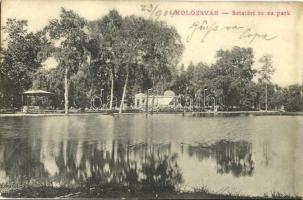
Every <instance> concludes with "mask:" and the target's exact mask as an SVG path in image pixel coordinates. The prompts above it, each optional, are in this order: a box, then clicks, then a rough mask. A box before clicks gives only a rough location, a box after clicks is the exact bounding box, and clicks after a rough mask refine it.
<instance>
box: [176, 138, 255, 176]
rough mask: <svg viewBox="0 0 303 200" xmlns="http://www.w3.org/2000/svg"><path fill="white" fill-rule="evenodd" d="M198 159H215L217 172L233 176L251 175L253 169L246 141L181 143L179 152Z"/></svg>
mask: <svg viewBox="0 0 303 200" xmlns="http://www.w3.org/2000/svg"><path fill="white" fill-rule="evenodd" d="M184 150H186V152H187V153H188V155H189V156H191V157H192V156H196V157H197V158H198V159H205V158H212V159H214V160H216V164H217V172H218V173H222V174H223V173H226V174H228V173H232V174H233V175H234V176H247V175H249V176H251V175H252V173H253V170H254V162H253V160H252V145H251V143H249V142H246V141H238V142H233V141H227V140H221V141H218V142H216V143H214V144H206V145H196V146H192V145H183V146H182V149H181V152H184Z"/></svg>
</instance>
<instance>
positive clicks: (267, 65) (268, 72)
mask: <svg viewBox="0 0 303 200" xmlns="http://www.w3.org/2000/svg"><path fill="white" fill-rule="evenodd" d="M259 62H260V63H261V64H262V66H261V69H260V70H259V74H260V79H259V80H260V82H261V83H263V84H265V110H266V111H267V108H268V95H267V85H268V84H269V83H270V80H271V76H272V74H273V73H274V72H275V69H274V68H273V66H272V56H270V55H265V56H263V57H262V58H260V60H259Z"/></svg>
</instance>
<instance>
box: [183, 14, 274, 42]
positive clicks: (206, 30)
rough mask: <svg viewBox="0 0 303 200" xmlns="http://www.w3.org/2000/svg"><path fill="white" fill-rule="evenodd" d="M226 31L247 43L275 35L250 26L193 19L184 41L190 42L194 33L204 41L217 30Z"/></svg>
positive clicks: (272, 37) (271, 37)
mask: <svg viewBox="0 0 303 200" xmlns="http://www.w3.org/2000/svg"><path fill="white" fill-rule="evenodd" d="M219 31H228V32H234V33H235V34H237V35H238V38H239V39H242V40H248V42H249V44H251V43H253V42H254V41H256V40H258V39H259V40H265V41H268V40H273V39H275V38H276V37H278V36H277V35H269V34H267V33H258V32H256V31H254V30H253V29H252V28H249V27H244V26H238V25H218V24H217V23H216V22H212V23H209V22H208V21H207V20H202V21H195V22H193V23H192V25H191V26H190V27H189V34H188V35H187V37H186V42H190V41H191V40H192V38H193V37H194V36H195V35H199V34H200V36H201V42H202V43H203V42H205V41H206V39H207V38H208V37H209V35H211V34H213V33H215V32H219Z"/></svg>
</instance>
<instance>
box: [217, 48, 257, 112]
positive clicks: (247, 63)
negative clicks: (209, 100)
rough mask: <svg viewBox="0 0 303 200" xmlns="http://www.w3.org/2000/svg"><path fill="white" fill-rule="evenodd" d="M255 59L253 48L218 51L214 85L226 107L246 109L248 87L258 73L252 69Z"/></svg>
mask: <svg viewBox="0 0 303 200" xmlns="http://www.w3.org/2000/svg"><path fill="white" fill-rule="evenodd" d="M253 57H254V55H253V50H252V49H251V48H240V47H233V48H232V49H231V50H225V51H224V50H219V51H217V61H216V63H215V65H214V66H213V70H212V72H213V73H214V74H215V77H214V78H213V84H214V86H215V88H216V90H217V91H220V92H219V93H221V99H222V102H221V103H222V104H223V105H224V106H225V107H227V108H228V107H231V106H239V107H241V108H242V109H244V108H245V107H246V105H245V102H246V100H245V98H246V97H245V96H246V94H247V93H248V91H247V89H248V85H249V84H250V82H251V81H252V78H253V77H254V75H255V73H256V71H255V70H254V69H252V64H253V63H254V60H253Z"/></svg>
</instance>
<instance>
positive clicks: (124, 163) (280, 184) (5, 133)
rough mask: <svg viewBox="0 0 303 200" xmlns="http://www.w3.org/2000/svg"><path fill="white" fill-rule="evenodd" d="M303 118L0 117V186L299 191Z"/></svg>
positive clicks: (258, 192) (257, 192) (259, 192)
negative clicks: (109, 185)
mask: <svg viewBox="0 0 303 200" xmlns="http://www.w3.org/2000/svg"><path fill="white" fill-rule="evenodd" d="M302 119H303V118H302V117H296V116H238V117H208V118H207V117H201V118H199V117H197V118H195V117H190V116H185V117H182V115H173V114H159V115H149V116H148V117H147V116H146V115H145V114H135V115H123V116H120V117H119V116H110V115H79V116H69V117H64V116H56V117H55V116H47V117H2V118H0V184H18V185H38V186H39V185H51V186H64V187H78V186H83V185H85V186H88V187H90V186H91V185H98V184H99V185H102V184H108V183H111V184H121V185H136V184H140V185H141V186H142V187H146V188H147V189H153V188H155V187H163V188H166V189H167V190H169V189H173V188H177V189H180V190H186V191H187V190H188V191H193V190H195V189H199V188H207V189H208V190H209V191H210V192H216V193H222V194H223V193H227V194H228V193H232V194H242V195H264V194H269V195H270V194H272V193H274V192H279V193H282V194H290V195H295V194H296V195H302V193H299V192H297V193H296V192H295V190H297V191H299V189H298V187H300V186H301V185H300V184H297V186H296V185H295V180H296V178H298V177H301V178H302V177H303V176H302V172H300V171H298V172H296V170H295V168H296V167H302V166H303V165H302V160H303V159H302V155H301V152H302V151H299V150H298V148H300V149H301V145H302V142H300V139H302V136H301V135H302V134H301V133H300V134H301V135H299V132H300V131H299V127H302V124H303V123H302V121H303V120H302ZM299 146H300V147H299ZM296 149H297V150H296ZM298 152H300V153H298ZM301 169H302V168H301ZM301 171H302V170H301Z"/></svg>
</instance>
